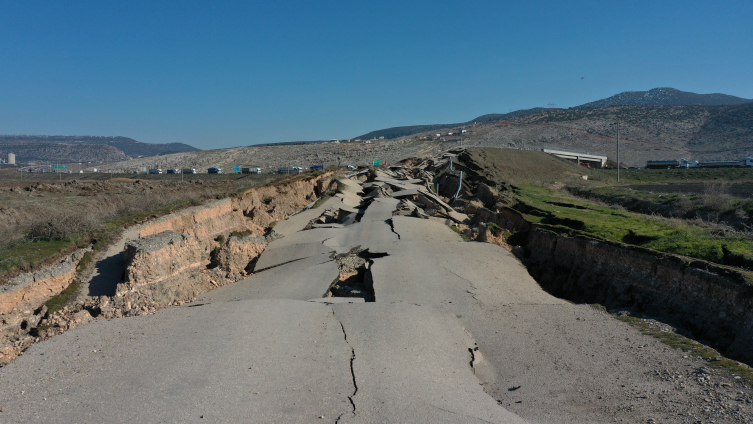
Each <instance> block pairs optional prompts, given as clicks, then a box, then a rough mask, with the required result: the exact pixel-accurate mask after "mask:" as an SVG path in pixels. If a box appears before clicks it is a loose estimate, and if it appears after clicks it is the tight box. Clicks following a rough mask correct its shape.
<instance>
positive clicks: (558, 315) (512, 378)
mask: <svg viewBox="0 0 753 424" xmlns="http://www.w3.org/2000/svg"><path fill="white" fill-rule="evenodd" d="M406 184H407V185H410V184H408V183H406ZM408 189H413V187H409V188H408ZM357 190H358V189H357V187H354V185H353V184H347V185H346V189H345V191H346V193H345V194H346V195H345V196H342V198H343V199H345V198H351V199H352V196H354V195H356V194H357ZM398 203H399V202H398V201H397V200H395V199H391V198H377V199H375V200H374V201H373V202H372V203H370V204H369V205H368V206H367V207H366V208H365V213H364V214H363V216H362V217H361V220H360V222H353V223H351V224H350V225H343V226H342V227H339V228H314V229H309V230H303V227H304V226H305V225H306V222H305V221H307V220H306V219H305V218H309V217H308V216H306V217H305V218H304V219H301V218H299V219H298V220H297V222H295V223H291V224H290V225H286V226H285V227H284V228H285V232H286V233H287V235H286V236H285V237H284V238H282V239H278V240H275V241H273V242H272V243H270V244H269V246H268V247H267V249H266V250H265V251H264V253H263V254H262V256H261V258H260V259H259V261H258V263H257V269H259V270H261V271H260V272H257V273H256V274H254V275H252V276H250V277H248V278H246V279H245V280H242V281H239V282H237V283H235V284H232V285H228V286H224V287H221V288H219V289H216V290H214V291H212V292H209V293H206V294H205V295H203V296H202V297H200V298H198V299H196V301H195V302H193V303H191V304H189V305H186V306H182V307H173V308H168V309H163V310H161V311H159V312H157V313H156V314H154V315H150V316H140V317H133V318H123V319H115V320H107V321H105V320H100V321H94V322H91V323H89V324H86V325H83V326H80V327H77V328H75V329H73V330H70V331H68V332H66V333H64V334H62V335H60V336H57V337H54V338H52V339H50V340H47V341H45V342H42V343H38V344H36V345H34V346H32V347H31V348H30V349H29V350H28V351H27V352H26V354H24V355H23V356H22V357H20V358H18V359H17V360H16V361H15V362H13V363H11V364H10V365H8V366H6V367H4V368H2V369H0V410H2V412H0V422H51V423H58V422H59V423H69V422H77V423H78V422H125V421H138V422H254V423H309V422H316V423H319V422H339V423H385V422H395V423H397V422H400V423H489V422H493V423H526V422H529V423H604V422H613V421H619V420H624V422H651V421H649V420H654V421H653V422H672V423H674V422H678V423H679V422H693V421H691V420H690V419H691V418H692V417H690V416H685V415H678V414H680V413H687V411H690V410H691V408H690V404H691V403H692V402H693V401H695V402H697V399H696V398H699V397H702V396H703V386H702V385H698V386H696V385H693V384H690V383H691V382H690V381H686V383H689V384H687V385H686V386H684V387H683V389H682V390H678V388H677V387H678V386H677V382H676V381H669V380H667V379H665V378H660V377H657V376H656V375H657V373H658V371H660V370H664V369H672V370H673V372H674V370H676V369H677V370H683V371H684V370H687V369H689V368H690V369H695V368H697V367H698V366H699V365H698V364H697V363H696V362H694V361H693V359H691V358H683V357H682V355H681V353H678V352H677V351H673V350H670V349H668V348H666V347H664V346H663V345H661V344H659V343H658V342H656V341H655V340H653V339H651V338H648V337H645V336H642V335H641V334H640V333H638V332H637V331H636V330H634V329H632V328H631V327H629V326H627V325H625V324H623V323H621V322H619V321H617V320H614V319H613V318H612V317H611V316H609V315H607V314H605V313H603V312H601V311H598V310H596V309H593V308H591V307H589V306H588V305H573V304H570V303H568V302H565V301H562V300H560V299H557V298H555V297H552V296H550V295H549V294H547V293H545V292H544V291H543V290H542V289H541V288H540V287H539V285H538V284H537V283H536V282H535V281H534V280H533V279H532V278H531V277H530V276H529V275H528V273H527V271H526V269H525V268H524V267H523V266H522V265H521V264H520V262H519V261H518V260H517V259H516V258H515V257H514V256H513V255H511V254H510V253H509V252H507V251H506V250H504V249H502V248H500V247H499V246H496V245H493V244H485V243H467V242H464V241H463V240H462V239H461V238H460V237H459V236H458V235H457V234H456V233H455V232H453V231H452V230H451V229H449V227H447V226H446V225H444V224H443V223H442V222H440V221H437V220H434V219H428V220H427V219H419V218H412V217H402V216H394V217H393V216H392V213H393V211H394V210H395V209H396V208H397V207H398ZM363 206H366V205H363ZM354 249H356V250H358V249H368V255H369V261H370V272H369V275H370V276H371V281H372V282H373V291H374V296H375V301H374V302H363V299H356V298H332V297H325V296H326V294H327V293H328V290H329V289H330V286H331V285H332V284H333V281H336V280H337V279H338V276H339V270H338V264H337V263H336V261H335V260H333V254H335V253H340V254H342V253H346V252H351V251H353V250H354ZM656 393H661V394H663V395H662V396H659V395H656ZM644 395H645V397H644ZM716 422H727V421H724V420H719V419H718V420H717V421H716ZM729 422H739V421H729Z"/></svg>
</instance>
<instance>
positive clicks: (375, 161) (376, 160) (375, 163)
mask: <svg viewBox="0 0 753 424" xmlns="http://www.w3.org/2000/svg"><path fill="white" fill-rule="evenodd" d="M381 164H382V161H380V160H379V159H374V166H379V165H381Z"/></svg>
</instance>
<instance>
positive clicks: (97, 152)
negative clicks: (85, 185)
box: [0, 135, 199, 162]
mask: <svg viewBox="0 0 753 424" xmlns="http://www.w3.org/2000/svg"><path fill="white" fill-rule="evenodd" d="M196 150H199V149H197V148H195V147H193V146H189V145H188V144H183V143H165V144H151V143H141V142H139V141H136V140H134V139H132V138H128V137H104V136H77V135H74V136H69V135H0V155H2V156H5V157H7V155H8V153H15V154H16V160H17V161H19V162H25V161H30V160H43V161H62V162H111V161H119V160H127V159H130V158H137V157H142V156H157V155H164V154H168V153H180V152H193V151H196Z"/></svg>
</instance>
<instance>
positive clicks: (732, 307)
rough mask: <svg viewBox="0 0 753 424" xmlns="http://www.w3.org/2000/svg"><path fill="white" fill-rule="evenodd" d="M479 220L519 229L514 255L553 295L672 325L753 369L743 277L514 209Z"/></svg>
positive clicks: (749, 296) (749, 295) (748, 292)
mask: <svg viewBox="0 0 753 424" xmlns="http://www.w3.org/2000/svg"><path fill="white" fill-rule="evenodd" d="M475 220H477V221H479V222H493V223H495V224H497V225H498V226H500V227H502V228H506V229H508V230H510V231H519V233H518V234H517V235H516V236H515V238H514V240H515V242H516V243H517V244H520V245H522V247H523V248H522V249H521V248H520V247H518V248H517V249H515V250H513V252H514V253H516V254H517V255H518V256H519V257H520V258H521V259H522V260H523V262H524V263H525V265H526V266H527V267H528V271H529V273H530V274H531V276H532V277H534V278H535V279H536V281H537V282H538V283H539V284H541V286H542V287H543V288H544V289H545V290H547V291H548V292H549V293H551V294H553V295H555V296H557V297H561V298H564V299H568V300H571V301H574V302H579V303H598V304H602V305H604V306H606V307H607V308H608V309H629V310H632V311H634V312H638V313H641V314H646V315H648V316H652V317H655V318H658V319H662V320H665V321H667V322H669V323H671V324H673V325H676V326H678V327H679V328H681V329H683V330H685V331H687V332H689V333H690V334H689V335H690V336H692V337H693V338H695V339H697V340H701V341H703V342H705V343H706V344H709V345H711V346H712V347H714V348H716V349H718V350H719V351H720V352H722V353H723V354H724V355H726V356H728V357H730V358H734V359H737V360H740V361H744V362H746V363H748V364H751V363H753V286H751V285H749V284H748V283H747V281H746V278H745V277H744V276H743V275H742V274H740V273H739V272H738V271H736V270H734V269H731V268H727V267H723V266H719V265H716V264H711V263H707V262H704V261H698V260H688V259H685V258H681V257H679V256H675V255H669V254H664V253H661V252H656V251H652V250H650V249H645V248H641V247H637V246H630V245H624V244H621V243H616V242H610V241H605V240H597V239H593V238H589V237H584V236H573V237H571V236H568V235H564V234H558V233H555V232H552V231H549V230H546V229H545V228H543V227H541V226H538V225H531V224H530V223H528V222H527V221H525V219H524V218H523V217H522V215H520V213H519V212H517V211H515V210H512V209H505V210H500V211H499V213H496V212H492V211H490V210H488V209H483V208H480V209H479V210H478V211H477V213H476V215H475Z"/></svg>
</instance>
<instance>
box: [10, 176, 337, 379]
mask: <svg viewBox="0 0 753 424" xmlns="http://www.w3.org/2000/svg"><path fill="white" fill-rule="evenodd" d="M330 175H331V173H326V174H323V175H320V176H317V177H313V176H312V177H308V178H306V177H304V178H301V179H299V180H297V181H292V182H283V183H281V184H277V185H269V186H264V187H256V188H252V189H249V190H247V191H245V192H243V193H241V194H238V195H235V196H233V197H231V198H226V199H222V200H218V201H216V202H212V203H210V204H208V205H205V206H197V207H192V208H188V209H185V210H182V211H180V212H177V213H174V214H170V215H167V216H164V217H162V218H160V219H157V220H154V221H151V222H147V223H146V224H144V225H142V226H141V227H140V228H139V230H138V232H139V235H140V238H139V239H137V240H131V241H129V242H128V243H126V245H125V247H124V249H125V269H123V270H122V275H123V277H122V282H121V283H119V284H117V287H116V289H115V295H114V296H112V297H110V296H100V297H88V298H86V299H85V300H82V301H79V302H77V303H73V304H69V305H67V306H64V307H62V308H61V309H59V310H57V311H55V312H54V313H48V309H47V307H46V306H44V304H45V302H47V301H48V300H49V299H50V298H52V297H54V296H56V295H58V294H60V293H61V292H62V291H63V290H65V289H66V288H67V287H68V286H69V285H70V284H71V282H72V281H74V280H75V279H76V278H77V277H78V275H77V266H78V264H79V261H80V260H81V257H82V256H83V253H82V252H76V253H75V254H74V255H71V256H70V257H68V258H66V259H65V260H64V261H62V262H60V263H59V264H56V265H54V266H51V267H49V268H45V269H43V270H40V271H37V272H34V273H27V274H21V275H20V276H18V277H16V278H14V280H13V281H12V283H13V284H7V285H3V286H0V289H2V291H0V323H2V330H3V333H2V334H0V336H1V337H2V338H0V366H2V365H4V364H6V363H8V362H10V361H11V360H13V359H14V358H15V357H16V356H18V355H19V354H21V353H22V352H23V350H25V349H26V348H28V347H29V346H30V345H31V344H32V343H34V342H35V341H38V340H40V339H46V338H49V337H52V336H54V335H56V334H60V333H62V332H64V331H67V330H68V329H70V328H73V327H75V326H78V325H81V324H82V323H85V322H87V321H89V320H91V319H96V318H113V317H122V316H136V315H144V314H150V313H154V312H155V311H156V310H158V309H160V308H163V307H165V306H169V305H172V304H182V303H183V302H185V301H187V300H190V299H192V298H194V297H195V296H197V295H199V294H201V293H205V292H207V291H209V290H211V289H213V288H216V287H220V286H222V285H225V284H229V283H232V282H235V281H238V280H239V279H241V278H244V277H245V276H246V275H248V274H249V273H251V272H253V267H254V263H255V261H256V259H257V258H258V257H259V255H260V254H261V253H262V252H263V250H264V248H265V247H266V244H267V243H268V242H269V241H270V240H271V239H273V238H275V237H276V234H275V233H274V231H273V229H272V227H273V225H274V223H275V222H276V221H280V220H284V219H287V217H288V216H290V215H291V214H292V213H293V212H295V211H297V210H300V209H301V208H302V207H304V206H306V205H307V204H309V203H311V202H312V201H314V200H315V199H316V198H317V197H318V196H319V195H320V194H321V193H322V192H323V191H325V190H327V189H328V188H329V185H330V184H334V182H333V181H331V179H330ZM116 278H118V279H120V277H119V276H118V277H116Z"/></svg>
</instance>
